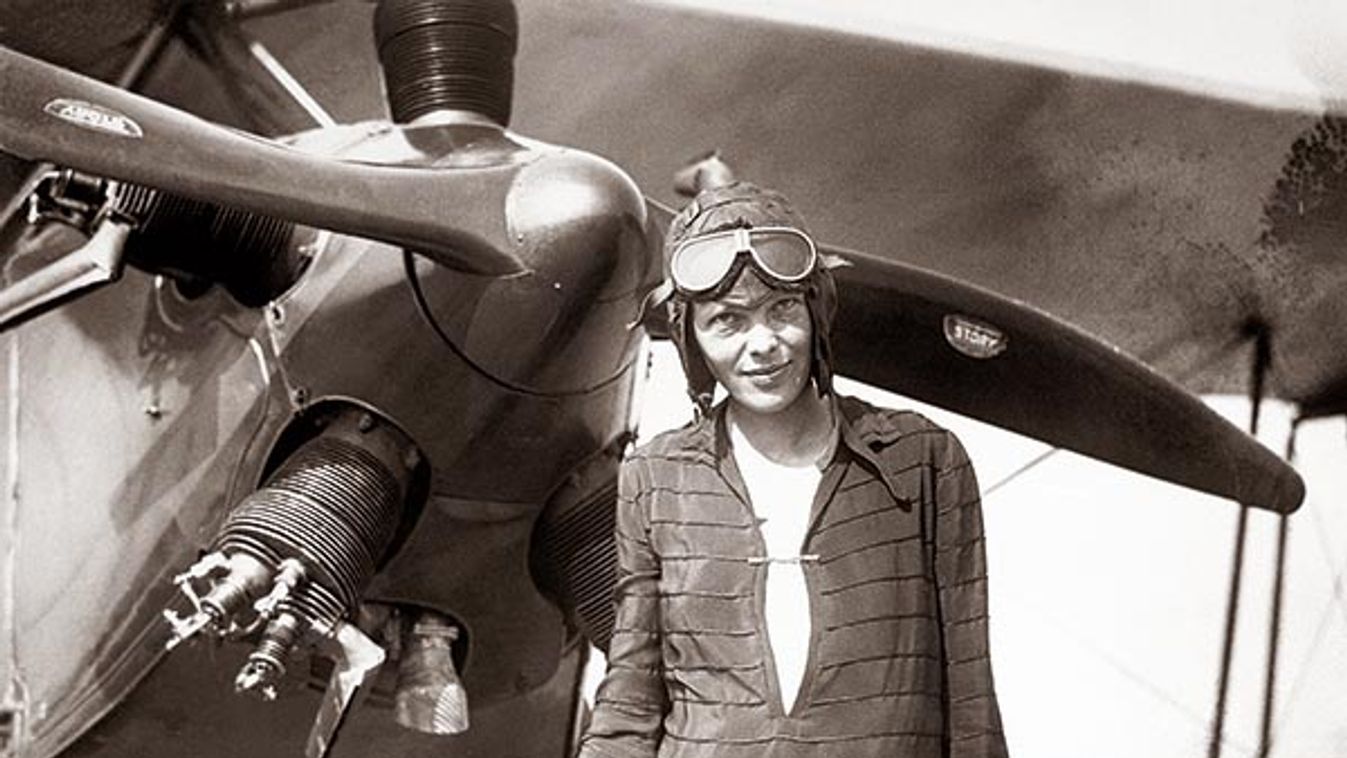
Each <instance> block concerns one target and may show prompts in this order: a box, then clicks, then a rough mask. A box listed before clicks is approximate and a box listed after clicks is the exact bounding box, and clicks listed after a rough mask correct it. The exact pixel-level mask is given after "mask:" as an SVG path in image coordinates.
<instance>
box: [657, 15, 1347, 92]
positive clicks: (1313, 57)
mask: <svg viewBox="0 0 1347 758" xmlns="http://www.w3.org/2000/svg"><path fill="white" fill-rule="evenodd" d="M662 2H663V3H664V4H669V5H678V6H684V7H697V8H702V9H706V10H714V11H722V12H729V13H739V14H745V15H752V16H760V17H767V18H774V19H779V20H783V21H789V22H792V23H802V24H809V25H811V26H824V27H830V28H834V29H839V30H843V31H848V32H854V33H857V34H864V35H870V36H876V37H882V38H885V39H896V40H904V41H907V42H913V43H916V44H922V45H930V46H937V47H940V48H942V49H953V50H964V51H967V52H970V53H975V54H978V55H982V56H991V57H998V58H1005V59H1010V60H1018V61H1023V62H1033V63H1040V64H1046V65H1050V66H1056V67H1060V68H1064V69H1070V70H1076V71H1083V72H1089V73H1094V74H1102V75H1114V76H1127V77H1129V78H1135V79H1141V80H1143V81H1150V82H1153V83H1159V84H1166V85H1169V86H1175V87H1180V88H1188V89H1196V90H1198V91H1202V92H1206V93H1209V94H1213V93H1214V94H1222V95H1225V96H1229V97H1236V98H1238V99H1242V100H1250V101H1253V102H1260V103H1264V104H1285V105H1293V104H1295V105H1305V104H1318V103H1326V102H1330V101H1331V102H1338V103H1341V102H1344V101H1347V57H1344V56H1343V55H1342V54H1341V51H1342V50H1344V49H1347V2H1342V0H1282V1H1280V2H1269V1H1268V0H949V1H948V2H916V1H915V0H830V1H829V2H826V3H824V2H819V0H662Z"/></svg>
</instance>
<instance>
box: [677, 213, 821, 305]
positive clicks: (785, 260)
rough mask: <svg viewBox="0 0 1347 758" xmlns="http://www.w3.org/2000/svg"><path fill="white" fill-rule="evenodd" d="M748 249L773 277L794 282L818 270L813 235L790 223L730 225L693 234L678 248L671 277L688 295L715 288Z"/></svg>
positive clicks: (679, 289) (789, 282)
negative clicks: (694, 235)
mask: <svg viewBox="0 0 1347 758" xmlns="http://www.w3.org/2000/svg"><path fill="white" fill-rule="evenodd" d="M743 253H747V254H748V255H750V256H752V258H753V262H754V263H755V264H757V267H758V269H759V270H761V271H762V272H763V273H764V274H766V275H768V276H770V277H772V278H773V279H775V280H777V281H780V282H784V283H787V284H794V283H796V282H800V281H802V280H804V279H806V278H807V277H808V276H809V275H810V274H812V273H814V269H815V267H817V266H818V249H817V248H815V247H814V241H813V240H812V239H810V238H809V235H807V234H805V233H804V232H802V231H800V230H799V229H795V228H792V227H789V226H761V227H755V228H752V229H726V230H725V231H722V232H713V233H711V234H707V235H703V236H699V237H693V238H691V239H688V240H685V241H683V242H681V243H679V245H678V247H676V248H674V251H673V256H672V258H671V260H670V264H669V265H670V271H669V273H670V278H671V279H673V284H674V287H675V288H676V289H677V290H678V291H679V292H682V293H683V294H685V295H694V296H695V295H701V294H705V293H708V292H712V291H714V290H715V289H717V288H718V287H719V286H720V285H721V284H723V283H724V282H725V279H726V277H728V276H729V274H730V273H731V272H734V271H736V270H737V269H738V268H739V267H737V266H736V265H735V264H736V262H737V261H738V260H739V256H740V255H741V254H743Z"/></svg>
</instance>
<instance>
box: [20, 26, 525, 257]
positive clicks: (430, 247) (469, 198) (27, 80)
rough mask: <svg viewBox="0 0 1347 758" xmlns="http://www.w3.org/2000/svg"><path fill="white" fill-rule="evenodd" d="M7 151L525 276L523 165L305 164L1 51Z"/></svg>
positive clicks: (305, 158)
mask: <svg viewBox="0 0 1347 758" xmlns="http://www.w3.org/2000/svg"><path fill="white" fill-rule="evenodd" d="M0 150H3V151H5V152H9V153H13V154H15V155H17V156H20V157H23V158H28V159H31V160H48V161H51V162H53V163H57V164H61V165H64V166H69V167H72V168H76V169H79V170H82V171H87V172H90V173H94V174H99V175H102V176H107V177H110V178H113V179H120V180H123V181H131V182H137V183H140V184H145V185H149V186H152V187H156V188H160V189H166V190H170V191H173V192H177V193H180V194H183V195H186V196H188V197H192V198H196V199H199V200H205V201H208V202H215V203H221V204H225V205H230V206H234V207H236V208H241V209H243V210H248V211H253V212H255V213H261V214H266V215H269V216H276V217H280V218H285V219H289V220H292V221H295V222H298V223H301V224H306V225H309V226H315V227H320V228H324V229H330V230H332V231H335V232H340V233H344V234H354V235H358V236H361V237H368V238H370V239H376V240H381V241H385V242H390V243H393V244H396V245H401V246H404V247H407V248H409V249H412V250H415V251H417V252H420V253H423V254H425V255H427V256H429V257H431V258H432V259H434V260H436V261H438V262H440V263H442V264H444V265H446V266H449V267H452V268H455V269H458V270H462V271H467V272H470V273H476V274H486V275H492V276H503V275H509V274H517V273H520V272H523V271H525V270H526V267H525V265H524V264H523V263H522V262H521V261H520V259H519V258H518V257H517V256H515V255H514V254H512V253H511V252H510V251H511V250H512V249H513V243H512V241H511V240H510V237H509V234H508V230H506V229H504V228H500V227H503V225H502V224H499V223H498V221H497V223H494V224H493V223H492V220H493V219H496V218H497V217H498V215H499V213H498V212H497V213H495V214H491V213H486V212H477V211H479V210H485V209H487V208H488V207H491V206H493V205H494V208H495V209H496V210H497V211H499V208H501V207H503V203H504V201H505V197H506V196H507V194H508V192H509V190H510V187H511V182H512V180H513V177H514V175H515V173H516V172H517V171H518V168H519V166H517V165H511V164H510V163H509V161H507V160H502V162H501V164H500V165H496V166H486V167H473V168H472V169H427V168H412V167H400V166H380V165H373V164H366V163H355V162H349V161H340V160H332V159H328V158H323V157H319V156H313V155H309V154H306V153H303V152H300V151H298V150H295V149H292V148H289V147H286V146H284V145H281V144H278V143H275V142H272V141H269V140H265V139H262V138H260V137H255V136H252V135H249V134H244V133H242V132H236V131H233V130H231V129H226V128H224V127H221V126H218V125H215V124H212V123H209V122H207V121H204V120H202V119H199V118H197V117H195V116H192V115H189V114H187V113H183V112H182V111H179V110H176V109H174V108H170V107H168V106H166V105H163V104H161V103H157V102H155V101H153V100H149V99H146V98H143V97H140V96H139V95H134V94H132V93H130V92H127V91H125V90H121V89H117V88H116V87H112V86H109V85H107V84H104V83H102V82H98V81H96V80H93V79H90V78H87V77H84V76H80V75H78V74H75V73H72V72H70V71H66V70H64V69H61V68H58V67H56V66H52V65H50V64H47V63H43V62H42V61H39V60H36V59H34V58H30V57H28V56H25V55H21V54H19V53H16V52H14V51H13V50H10V49H8V48H4V47H0Z"/></svg>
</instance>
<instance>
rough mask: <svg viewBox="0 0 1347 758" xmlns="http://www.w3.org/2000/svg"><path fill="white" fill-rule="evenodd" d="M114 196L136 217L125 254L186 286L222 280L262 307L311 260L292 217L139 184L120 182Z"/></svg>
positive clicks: (245, 300) (237, 295) (241, 298)
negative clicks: (298, 241) (299, 242)
mask: <svg viewBox="0 0 1347 758" xmlns="http://www.w3.org/2000/svg"><path fill="white" fill-rule="evenodd" d="M115 202H116V208H117V210H118V211H119V212H120V213H122V214H124V215H126V216H129V217H131V218H132V219H134V220H135V221H136V223H137V227H136V231H135V233H133V234H132V235H131V238H130V239H129V240H128V242H127V248H126V255H127V260H128V261H129V262H130V263H132V264H133V265H135V266H137V267H139V268H142V269H145V270H147V271H150V272H153V273H162V274H167V275H169V276H172V277H174V278H175V279H177V280H179V281H180V282H181V283H182V284H183V285H184V289H187V290H191V289H192V288H194V287H195V288H200V289H204V288H206V287H208V286H210V285H212V284H220V285H222V286H224V287H225V289H227V290H228V291H229V294H230V295H232V296H233V297H234V299H236V300H238V301H239V302H240V303H242V304H244V305H247V306H249V307H258V306H261V305H264V304H266V303H267V302H270V301H271V300H273V299H274V298H276V297H277V296H278V295H280V294H281V293H283V292H285V291H286V290H287V289H289V288H290V286H291V285H292V284H294V283H295V281H297V280H298V279H299V277H300V275H301V274H302V273H303V272H304V269H305V266H306V265H307V264H308V257H307V256H306V255H304V254H303V253H302V252H301V251H300V249H299V246H298V245H296V244H294V240H295V237H296V232H297V227H296V226H295V224H293V223H291V222H289V221H282V220H281V219H277V218H272V217H270V216H264V215H261V214H258V213H250V212H248V211H241V210H238V209H236V208H230V207H227V206H222V205H217V204H215V203H208V202H203V201H201V200H193V199H191V198H187V197H183V196H182V195H177V194H174V193H171V192H164V191H162V190H156V189H150V188H148V187H142V186H139V185H134V184H122V185H120V186H119V187H118V190H117V196H116V201H115Z"/></svg>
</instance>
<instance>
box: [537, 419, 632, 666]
mask: <svg viewBox="0 0 1347 758" xmlns="http://www.w3.org/2000/svg"><path fill="white" fill-rule="evenodd" d="M621 450H622V444H621V443H615V444H614V445H612V446H610V447H609V448H608V449H606V450H605V451H604V452H602V453H601V454H600V455H598V456H596V457H595V458H592V459H590V460H589V461H588V462H587V463H585V464H583V465H581V466H580V467H579V468H578V469H576V470H575V471H574V472H573V473H572V474H571V475H570V477H569V478H568V479H567V481H566V483H565V484H563V485H562V486H561V487H560V488H558V490H557V491H556V492H555V493H554V494H553V495H552V497H551V498H550V499H549V501H548V504H547V507H546V508H544V509H543V512H542V514H541V515H540V516H539V517H538V522H537V524H535V526H534V530H533V544H532V550H531V555H530V556H529V559H530V564H531V566H532V569H533V575H534V580H535V581H536V582H537V583H538V586H539V587H540V588H541V589H542V590H543V591H544V592H546V593H548V594H549V595H551V596H552V599H553V600H554V601H556V603H557V604H558V605H559V606H560V607H561V609H562V611H563V612H564V613H565V614H566V616H567V618H568V619H569V620H570V622H571V623H572V624H573V625H574V626H575V627H576V628H577V629H578V630H579V631H580V632H581V633H582V634H583V635H584V636H585V637H587V638H589V641H590V642H591V643H593V644H594V646H595V647H597V648H599V649H600V650H603V651H604V652H607V650H608V643H609V641H610V640H611V639H612V636H613V602H612V601H613V585H614V584H615V583H616V581H617V546H616V543H615V542H614V539H613V527H614V522H615V517H616V512H617V471H618V464H619V461H620V456H621Z"/></svg>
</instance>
